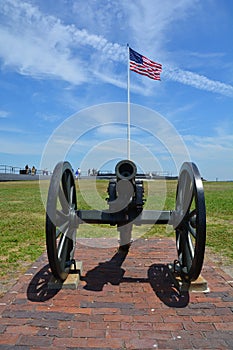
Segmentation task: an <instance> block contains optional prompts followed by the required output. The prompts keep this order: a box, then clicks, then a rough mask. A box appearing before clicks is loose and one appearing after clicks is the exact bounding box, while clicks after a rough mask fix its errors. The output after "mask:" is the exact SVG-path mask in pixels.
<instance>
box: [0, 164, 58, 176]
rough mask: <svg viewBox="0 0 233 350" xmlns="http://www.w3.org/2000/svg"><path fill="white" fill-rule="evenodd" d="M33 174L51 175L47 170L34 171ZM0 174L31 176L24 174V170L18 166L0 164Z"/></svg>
mask: <svg viewBox="0 0 233 350" xmlns="http://www.w3.org/2000/svg"><path fill="white" fill-rule="evenodd" d="M35 173H36V175H51V171H50V170H47V169H45V170H40V169H36V172H35ZM0 174H31V172H30V171H28V172H26V170H25V168H20V167H18V166H11V165H5V164H0Z"/></svg>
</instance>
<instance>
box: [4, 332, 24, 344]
mask: <svg viewBox="0 0 233 350" xmlns="http://www.w3.org/2000/svg"><path fill="white" fill-rule="evenodd" d="M18 339H19V334H9V333H4V334H1V336H0V344H2V345H3V344H7V345H14V344H16V343H17V341H18Z"/></svg>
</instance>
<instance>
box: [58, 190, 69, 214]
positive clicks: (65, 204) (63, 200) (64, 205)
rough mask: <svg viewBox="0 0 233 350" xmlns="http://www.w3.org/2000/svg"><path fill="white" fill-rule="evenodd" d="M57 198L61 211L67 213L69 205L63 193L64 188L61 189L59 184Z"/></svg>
mask: <svg viewBox="0 0 233 350" xmlns="http://www.w3.org/2000/svg"><path fill="white" fill-rule="evenodd" d="M58 198H59V202H60V204H61V207H62V209H63V211H64V212H65V213H68V212H69V205H68V202H67V199H66V196H65V193H64V188H63V189H62V188H61V186H59V192H58Z"/></svg>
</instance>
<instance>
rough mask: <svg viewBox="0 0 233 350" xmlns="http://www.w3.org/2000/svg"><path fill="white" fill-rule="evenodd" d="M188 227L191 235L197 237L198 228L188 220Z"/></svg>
mask: <svg viewBox="0 0 233 350" xmlns="http://www.w3.org/2000/svg"><path fill="white" fill-rule="evenodd" d="M187 229H188V231H189V233H191V235H192V236H193V238H195V239H196V238H197V232H196V230H195V229H194V228H193V227H192V226H191V225H190V223H189V222H188V224H187Z"/></svg>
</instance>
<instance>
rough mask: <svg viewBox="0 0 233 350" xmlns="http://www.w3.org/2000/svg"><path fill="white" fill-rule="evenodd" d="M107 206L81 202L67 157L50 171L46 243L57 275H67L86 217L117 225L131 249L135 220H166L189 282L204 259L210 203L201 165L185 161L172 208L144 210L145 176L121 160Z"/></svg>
mask: <svg viewBox="0 0 233 350" xmlns="http://www.w3.org/2000/svg"><path fill="white" fill-rule="evenodd" d="M107 192H108V198H107V202H108V209H107V210H82V209H79V208H78V207H77V197H76V187H75V179H74V175H73V171H72V167H71V165H70V163H69V162H66V161H64V162H59V163H58V164H57V165H56V167H55V169H54V171H53V174H52V177H51V181H50V186H49V191H48V198H47V208H46V246H47V255H48V260H49V264H50V268H51V271H52V274H53V275H54V277H55V278H56V279H58V280H60V281H64V280H65V279H66V278H67V275H68V274H69V271H70V268H71V265H72V264H73V262H74V252H75V245H76V231H77V229H78V227H79V225H81V224H82V223H89V224H109V225H112V226H116V227H117V230H118V231H119V235H120V240H119V250H120V251H122V252H126V253H127V252H128V250H129V248H130V245H131V243H132V241H131V232H132V227H133V225H143V224H167V225H171V226H172V227H173V229H174V231H175V238H176V249H177V255H178V256H177V259H176V260H175V261H174V263H173V269H174V273H176V274H177V275H179V276H180V278H181V279H182V280H183V281H186V282H187V283H190V282H191V281H194V280H196V279H197V278H198V276H199V274H200V272H201V269H202V265H203V260H204V252H205V241H206V209H205V198H204V190H203V184H202V179H201V176H200V173H199V170H198V168H197V166H196V165H195V164H194V163H191V162H185V163H183V165H182V167H181V169H180V173H179V176H178V183H177V190H176V203H175V209H173V210H163V211H159V210H145V209H143V205H144V203H145V198H144V186H143V181H142V180H140V179H137V167H136V165H135V163H134V162H132V161H131V160H122V161H120V162H119V163H118V164H117V165H116V168H115V178H113V179H111V180H110V181H109V184H108V188H107Z"/></svg>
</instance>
